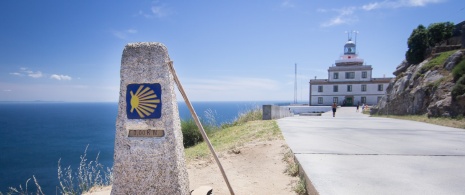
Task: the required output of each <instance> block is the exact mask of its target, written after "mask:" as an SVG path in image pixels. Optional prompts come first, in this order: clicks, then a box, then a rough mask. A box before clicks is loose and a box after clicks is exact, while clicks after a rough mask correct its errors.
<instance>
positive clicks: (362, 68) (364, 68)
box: [328, 65, 373, 71]
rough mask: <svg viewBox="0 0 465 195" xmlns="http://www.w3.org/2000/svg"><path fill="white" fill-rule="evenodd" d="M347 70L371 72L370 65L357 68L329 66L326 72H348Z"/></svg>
mask: <svg viewBox="0 0 465 195" xmlns="http://www.w3.org/2000/svg"><path fill="white" fill-rule="evenodd" d="M349 70H373V68H372V67H371V65H358V66H330V67H329V68H328V71H349Z"/></svg>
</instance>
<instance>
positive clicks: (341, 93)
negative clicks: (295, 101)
mask: <svg viewBox="0 0 465 195" xmlns="http://www.w3.org/2000/svg"><path fill="white" fill-rule="evenodd" d="M352 33H354V34H355V35H356V33H357V32H355V31H354V32H352ZM351 36H352V34H351V33H349V34H348V36H347V42H346V43H345V44H344V54H343V55H341V56H340V58H339V59H337V60H336V61H335V66H334V65H333V66H330V67H329V68H328V79H311V80H310V98H309V104H310V105H312V106H326V105H331V104H332V103H333V102H335V103H337V104H338V105H341V106H355V105H362V104H368V105H374V104H377V103H378V101H379V100H380V99H381V98H382V97H383V96H384V95H385V90H386V88H387V86H388V84H389V80H390V79H391V78H373V77H372V72H373V68H372V67H371V65H365V64H364V63H365V62H364V60H363V59H362V58H359V57H358V53H357V41H356V40H357V38H356V37H355V41H352V37H351Z"/></svg>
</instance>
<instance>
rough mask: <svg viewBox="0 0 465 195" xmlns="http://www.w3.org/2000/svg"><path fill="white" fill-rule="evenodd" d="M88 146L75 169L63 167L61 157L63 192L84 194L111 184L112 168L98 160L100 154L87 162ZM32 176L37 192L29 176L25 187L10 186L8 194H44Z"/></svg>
mask: <svg viewBox="0 0 465 195" xmlns="http://www.w3.org/2000/svg"><path fill="white" fill-rule="evenodd" d="M88 147H89V145H87V146H86V149H85V150H84V154H82V155H81V156H80V159H81V161H80V163H79V167H77V169H76V170H74V171H73V169H72V168H71V166H68V167H65V168H62V167H61V159H60V160H58V180H59V182H60V186H59V190H60V193H61V194H66V195H71V194H72V195H74V194H82V193H84V192H87V191H89V190H90V189H91V188H93V187H97V186H108V185H111V183H112V179H113V175H112V169H111V168H108V167H107V168H106V169H105V167H104V166H103V165H102V164H100V163H99V162H98V157H99V155H98V154H97V157H96V158H95V160H94V161H90V162H87V148H88ZM32 178H33V179H34V184H35V193H33V192H30V191H29V189H28V183H29V181H30V180H31V178H29V179H28V180H27V181H26V185H25V187H24V188H23V187H22V186H21V185H19V188H14V187H9V191H8V192H7V193H6V195H14V194H19V195H29V194H31V195H32V194H36V195H44V193H43V192H42V189H41V187H40V185H39V182H38V181H37V179H36V178H35V176H32ZM0 195H3V193H2V192H0Z"/></svg>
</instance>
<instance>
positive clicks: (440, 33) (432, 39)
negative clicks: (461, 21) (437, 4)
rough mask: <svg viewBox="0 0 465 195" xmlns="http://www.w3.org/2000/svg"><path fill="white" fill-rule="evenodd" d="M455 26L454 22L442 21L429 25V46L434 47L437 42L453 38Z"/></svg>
mask: <svg viewBox="0 0 465 195" xmlns="http://www.w3.org/2000/svg"><path fill="white" fill-rule="evenodd" d="M454 28H455V26H454V23H452V22H440V23H432V24H430V25H429V26H428V44H429V46H430V47H434V46H435V45H436V44H438V43H441V42H442V41H445V40H447V39H449V38H451V37H452V33H453V31H454Z"/></svg>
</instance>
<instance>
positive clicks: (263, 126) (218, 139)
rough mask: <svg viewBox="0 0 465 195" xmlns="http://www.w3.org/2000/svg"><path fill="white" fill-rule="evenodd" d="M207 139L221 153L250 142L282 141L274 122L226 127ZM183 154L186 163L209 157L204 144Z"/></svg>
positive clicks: (208, 151) (250, 122)
mask: <svg viewBox="0 0 465 195" xmlns="http://www.w3.org/2000/svg"><path fill="white" fill-rule="evenodd" d="M209 139H210V142H211V143H212V145H213V147H214V148H215V151H217V152H222V151H228V150H235V148H237V147H240V146H242V145H244V144H245V143H248V142H251V141H262V140H274V139H283V136H282V134H281V131H280V130H279V127H278V125H277V124H276V121H273V120H267V121H262V120H257V121H249V122H246V123H243V124H239V125H235V126H231V127H226V128H224V129H222V130H220V131H217V132H215V133H213V134H212V135H211V137H210V138H209ZM184 153H185V156H186V161H190V160H193V159H202V158H207V157H209V156H210V150H208V148H207V145H206V144H205V142H202V143H199V144H197V145H195V146H193V147H190V148H186V149H185V150H184Z"/></svg>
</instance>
